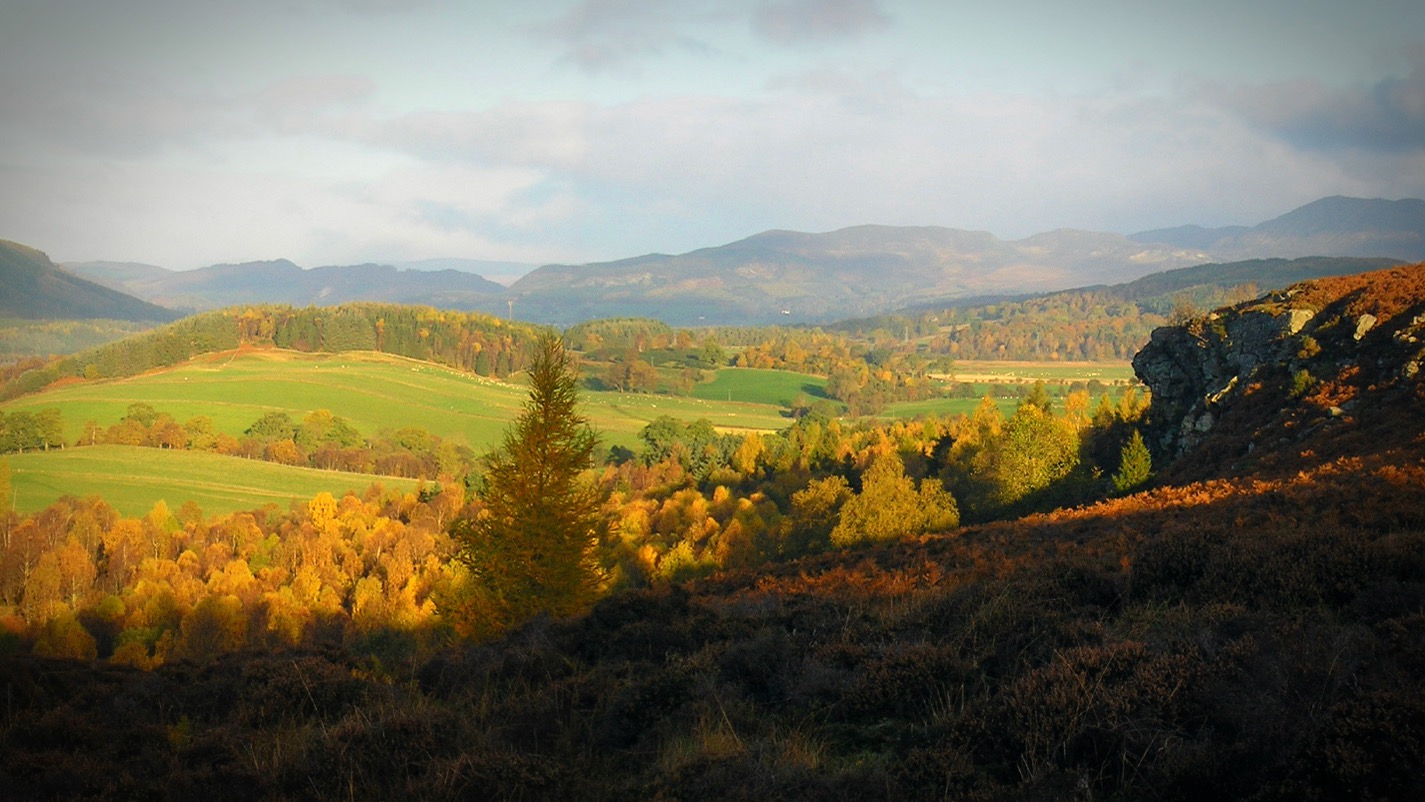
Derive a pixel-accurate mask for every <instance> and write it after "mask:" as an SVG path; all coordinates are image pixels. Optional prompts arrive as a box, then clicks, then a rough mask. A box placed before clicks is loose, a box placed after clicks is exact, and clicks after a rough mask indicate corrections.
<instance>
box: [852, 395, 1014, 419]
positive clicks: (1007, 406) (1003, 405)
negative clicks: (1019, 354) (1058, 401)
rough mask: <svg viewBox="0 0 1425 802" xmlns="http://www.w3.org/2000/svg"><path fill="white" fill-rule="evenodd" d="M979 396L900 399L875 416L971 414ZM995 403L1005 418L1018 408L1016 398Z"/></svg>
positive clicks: (977, 404)
mask: <svg viewBox="0 0 1425 802" xmlns="http://www.w3.org/2000/svg"><path fill="white" fill-rule="evenodd" d="M982 398H984V396H980V397H979V398H945V397H940V398H927V399H925V400H923V401H900V402H898V403H895V404H889V405H887V406H886V408H885V409H884V410H882V412H881V414H880V415H878V416H877V417H879V418H885V419H890V420H894V419H897V418H916V417H919V416H921V415H925V416H930V415H934V416H935V417H937V418H953V417H955V416H956V415H971V414H974V412H975V407H978V406H979V405H980V400H981V399H982ZM995 405H996V406H998V407H999V411H1000V413H1001V414H1002V415H1004V416H1005V417H1006V418H1007V417H1009V416H1010V415H1013V414H1014V411H1015V410H1016V409H1018V408H1019V399H1018V398H996V399H995Z"/></svg>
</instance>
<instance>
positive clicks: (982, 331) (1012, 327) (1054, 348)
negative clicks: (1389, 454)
mask: <svg viewBox="0 0 1425 802" xmlns="http://www.w3.org/2000/svg"><path fill="white" fill-rule="evenodd" d="M1394 264H1396V261H1395V260H1392V259H1367V258H1351V257H1306V258H1300V259H1290V260H1288V259H1253V260H1250V261H1245V262H1230V263H1225V264H1206V265H1198V266H1195V267H1184V268H1179V269H1176V270H1168V271H1164V272H1162V273H1154V274H1152V275H1148V276H1144V277H1142V278H1139V279H1136V280H1134V281H1130V282H1128V283H1125V284H1115V285H1110V286H1098V287H1084V288H1080V289H1073V290H1065V291H1063V292H1055V293H1048V294H1044V295H1035V296H1028V297H1025V296H1018V297H1007V298H999V299H994V300H993V301H986V302H982V303H978V304H977V303H973V302H969V303H965V304H963V305H955V306H946V305H934V306H926V307H918V308H911V309H907V310H905V311H903V312H900V313H897V314H891V315H881V316H878V317H872V318H864V319H859V320H849V321H845V322H842V323H836V324H832V325H830V326H828V327H827V328H828V329H830V330H832V331H838V332H843V333H848V334H853V335H860V336H868V335H874V334H875V333H876V332H878V331H880V332H884V333H886V334H888V335H890V336H893V337H902V336H905V337H911V336H919V337H929V338H932V340H933V348H934V351H935V352H936V353H941V354H946V355H948V356H951V357H954V358H956V359H1022V360H1045V359H1061V360H1090V361H1092V360H1106V359H1124V360H1126V359H1131V358H1132V357H1133V355H1134V354H1135V353H1137V352H1138V349H1139V348H1142V347H1143V345H1145V344H1146V343H1147V342H1148V337H1149V335H1151V334H1152V332H1153V330H1154V329H1156V328H1158V327H1160V326H1163V325H1166V324H1168V323H1169V322H1171V321H1173V320H1174V319H1175V318H1176V319H1183V318H1186V317H1188V316H1190V315H1191V314H1193V313H1194V312H1197V311H1200V310H1203V309H1212V308H1214V307H1217V306H1222V305H1224V304H1228V303H1234V302H1237V301H1241V300H1244V299H1246V298H1251V297H1254V296H1256V295H1258V294H1259V293H1261V292H1265V291H1268V290H1272V289H1278V288H1282V287H1286V286H1288V285H1290V284H1293V283H1296V282H1299V281H1305V280H1308V279H1314V278H1321V277H1325V276H1343V275H1350V274H1353V273H1361V272H1365V271H1370V270H1379V269H1381V268H1385V267H1389V266H1391V265H1394Z"/></svg>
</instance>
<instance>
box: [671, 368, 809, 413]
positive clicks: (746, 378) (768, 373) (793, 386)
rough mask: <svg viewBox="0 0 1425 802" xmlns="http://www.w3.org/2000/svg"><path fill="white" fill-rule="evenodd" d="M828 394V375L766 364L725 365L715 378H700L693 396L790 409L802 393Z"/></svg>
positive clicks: (710, 399) (806, 394)
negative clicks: (765, 366)
mask: <svg viewBox="0 0 1425 802" xmlns="http://www.w3.org/2000/svg"><path fill="white" fill-rule="evenodd" d="M802 395H805V396H807V397H808V398H810V399H812V400H816V399H818V398H825V397H826V379H825V378H824V377H822V376H812V375H810V374H806V373H793V372H791V371H787V370H766V369H762V368H722V369H721V370H719V371H718V372H717V374H716V375H715V376H714V377H713V378H712V380H711V381H704V382H699V383H698V384H697V385H696V386H695V387H694V388H693V397H695V398H702V399H706V400H709V401H743V402H749V403H754V404H770V405H772V406H777V407H785V408H788V409H790V408H791V407H792V406H793V405H794V404H795V403H796V400H797V397H798V396H802Z"/></svg>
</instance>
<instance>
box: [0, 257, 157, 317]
mask: <svg viewBox="0 0 1425 802" xmlns="http://www.w3.org/2000/svg"><path fill="white" fill-rule="evenodd" d="M0 316H3V317H16V318H24V319H27V320H40V319H63V320H77V319H85V318H106V319H110V320H134V321H156V322H168V321H170V320H175V319H176V318H177V317H178V315H177V314H175V313H174V312H172V311H171V310H168V309H163V308H161V307H158V306H155V305H153V304H151V303H145V302H144V301H142V300H140V299H138V298H135V297H133V296H132V295H127V294H125V293H123V292H120V291H118V290H115V289H112V288H110V287H105V286H102V285H100V284H97V283H95V282H93V281H89V280H87V279H85V278H82V277H80V276H77V275H74V274H73V273H69V272H67V271H65V270H62V269H60V268H59V267H58V266H56V265H55V264H54V263H53V262H51V261H50V259H49V257H48V256H46V255H45V254H44V253H43V252H41V251H37V250H35V249H34V248H30V247H28V246H25V245H20V244H19V243H15V242H9V241H7V240H0Z"/></svg>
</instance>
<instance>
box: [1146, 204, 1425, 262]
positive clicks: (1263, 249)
mask: <svg viewBox="0 0 1425 802" xmlns="http://www.w3.org/2000/svg"><path fill="white" fill-rule="evenodd" d="M1129 239H1131V240H1133V241H1134V242H1141V243H1145V244H1147V243H1165V244H1169V245H1174V246H1176V247H1180V248H1200V249H1202V250H1204V251H1207V252H1209V253H1211V254H1213V255H1214V256H1217V257H1219V258H1225V259H1260V258H1265V257H1282V258H1293V257H1298V256H1382V257H1391V258H1394V259H1400V260H1405V261H1416V260H1419V259H1425V200H1419V199H1414V198H1407V199H1404V200H1396V201H1391V200H1382V199H1379V198H1376V199H1364V198H1346V197H1341V196H1339V195H1338V196H1335V197H1330V198H1322V199H1320V200H1318V201H1314V202H1312V203H1308V204H1307V205H1305V206H1302V207H1300V208H1298V209H1294V210H1292V211H1290V212H1287V213H1286V214H1284V215H1282V216H1280V217H1277V218H1274V219H1272V220H1268V221H1266V222H1264V223H1261V224H1259V225H1255V226H1251V227H1244V226H1230V227H1226V228H1202V227H1199V226H1182V227H1179V228H1172V229H1159V230H1156V231H1144V232H1140V233H1138V234H1133V235H1131V236H1130V237H1129Z"/></svg>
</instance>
